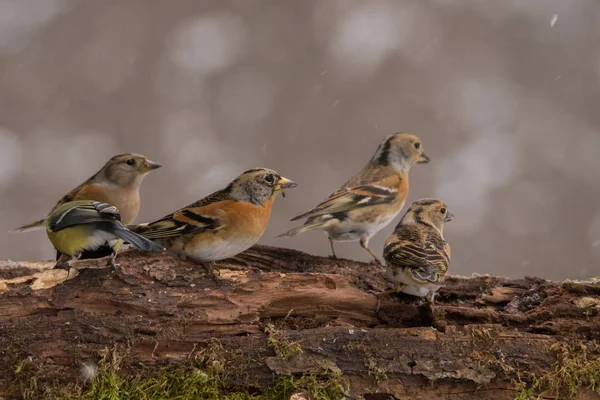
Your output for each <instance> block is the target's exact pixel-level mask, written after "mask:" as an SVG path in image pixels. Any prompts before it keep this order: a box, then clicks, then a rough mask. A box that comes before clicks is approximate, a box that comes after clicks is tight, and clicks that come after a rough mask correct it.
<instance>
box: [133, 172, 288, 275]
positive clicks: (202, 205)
mask: <svg viewBox="0 0 600 400" xmlns="http://www.w3.org/2000/svg"><path fill="white" fill-rule="evenodd" d="M295 186H297V185H296V183H294V182H292V181H291V180H289V179H287V178H284V177H282V176H280V175H279V174H278V173H277V172H275V171H273V170H271V169H267V168H254V169H251V170H248V171H246V172H244V173H243V174H241V175H240V176H238V177H237V178H236V179H234V180H233V181H232V182H231V183H230V184H229V185H227V187H226V188H225V189H222V190H219V191H217V192H215V193H212V194H210V195H208V196H206V197H205V198H203V199H201V200H199V201H197V202H195V203H193V204H190V205H189V206H187V207H184V208H182V209H180V210H178V211H175V212H174V213H172V214H169V215H167V216H166V217H164V218H161V219H159V220H157V221H154V222H151V223H148V224H141V225H136V226H130V227H129V228H130V229H131V230H133V231H134V232H137V233H139V234H140V235H142V236H145V237H146V238H148V239H151V240H153V241H155V242H156V243H158V244H160V245H161V246H163V247H165V248H166V249H167V250H169V251H171V252H173V253H176V254H179V255H182V256H185V257H189V258H191V259H194V260H197V261H202V262H206V261H209V262H212V261H218V260H223V259H225V258H229V257H233V256H235V255H236V254H238V253H241V252H242V251H244V250H246V249H248V248H250V247H251V246H252V245H254V244H255V243H256V242H257V241H258V240H259V239H260V237H261V236H262V234H263V233H264V231H265V228H266V227H267V223H268V222H269V217H270V216H271V207H272V205H273V201H274V200H275V197H276V196H277V194H278V193H279V192H281V191H283V190H284V189H288V188H293V187H295ZM209 270H211V271H212V268H209Z"/></svg>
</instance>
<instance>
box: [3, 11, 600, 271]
mask: <svg viewBox="0 0 600 400" xmlns="http://www.w3.org/2000/svg"><path fill="white" fill-rule="evenodd" d="M599 26H600V3H598V1H597V0H526V1H524V0H503V1H480V0H435V1H434V0H430V1H415V0H412V1H409V0H406V1H401V0H387V1H384V0H364V1H356V0H320V1H314V0H312V1H309V0H302V1H293V0H288V1H281V0H211V1H208V0H203V1H183V0H169V1H158V0H128V1H123V0H112V1H110V0H106V1H101V2H100V1H97V2H93V1H84V0H0V213H1V218H0V257H1V258H3V259H13V260H33V259H51V258H52V257H53V252H52V248H51V246H50V244H49V242H48V241H47V239H46V236H45V233H44V232H43V231H41V232H35V233H27V234H21V235H15V234H10V233H8V231H9V230H10V229H12V228H15V227H17V226H19V225H21V224H23V223H26V222H30V221H31V220H34V219H37V218H40V217H43V216H44V215H45V213H46V212H47V211H49V209H50V208H51V207H52V206H53V204H54V202H55V201H56V200H57V199H58V198H60V197H61V196H62V195H63V194H65V193H66V192H67V191H69V190H70V189H72V188H73V187H75V186H76V185H77V184H79V183H80V182H81V181H83V180H84V179H86V178H88V177H89V176H91V175H92V174H93V173H94V172H96V171H97V170H98V169H99V168H100V167H101V166H102V165H103V164H104V162H105V161H106V160H107V159H108V158H109V157H111V156H112V155H114V154H116V153H121V152H138V153H142V154H144V155H147V156H148V157H150V158H151V159H153V160H156V161H159V162H161V163H162V164H163V165H164V168H162V169H160V170H157V171H156V172H153V173H152V174H150V175H149V176H148V177H147V178H146V181H145V182H144V185H143V187H142V196H143V204H142V210H141V213H140V216H139V218H138V221H140V222H141V221H146V220H150V219H154V218H158V217H162V216H163V215H165V214H167V213H168V212H171V211H173V210H175V209H177V208H179V207H181V206H184V205H186V204H188V203H191V202H192V201H195V200H197V199H199V198H201V197H203V196H205V195H206V194H209V193H211V192H212V191H214V190H216V189H219V188H221V187H224V186H225V185H226V184H227V183H228V182H229V181H230V180H231V179H233V178H234V177H235V176H237V175H238V174H239V173H240V172H242V171H244V170H245V169H248V168H252V167H256V166H265V167H270V168H274V169H276V170H277V171H278V172H280V173H281V174H283V175H285V176H287V177H290V178H292V179H294V180H296V181H297V182H298V183H299V185H300V186H299V187H298V188H297V189H294V190H291V191H289V192H288V194H289V196H288V197H287V198H286V199H282V198H279V199H278V201H277V202H276V204H275V207H274V213H273V215H272V219H271V224H270V226H269V228H268V230H267V232H266V234H265V235H264V237H263V239H262V240H261V243H264V244H270V245H278V246H285V247H292V248H296V249H300V250H304V251H307V252H310V253H315V254H321V255H326V254H328V251H329V244H328V242H327V240H326V238H325V236H324V235H323V234H322V233H320V232H312V233H307V234H303V235H300V236H296V237H294V238H292V239H274V236H275V235H277V234H279V233H281V232H283V231H285V230H287V229H289V228H291V227H292V226H294V225H293V223H291V222H289V218H290V217H293V216H295V215H296V214H298V213H301V212H303V211H306V210H308V209H309V208H311V207H312V206H314V205H315V204H316V203H318V202H319V201H321V200H323V199H324V198H325V197H326V196H327V195H329V193H330V192H332V191H333V190H334V189H336V188H337V187H338V186H339V185H341V184H342V183H343V182H344V181H345V180H346V178H348V177H349V176H350V175H352V174H353V173H355V172H356V171H358V170H359V169H360V168H362V167H363V166H364V164H365V163H366V162H367V161H368V159H369V158H370V157H371V155H372V153H373V152H374V151H375V148H376V147H377V145H378V143H379V142H380V140H381V139H382V138H384V137H385V136H386V135H388V134H390V133H392V132H395V131H408V132H411V133H414V134H417V135H418V136H420V138H421V139H422V140H423V143H424V148H425V151H426V152H427V154H428V155H429V156H430V157H431V158H432V160H433V161H432V162H431V163H430V164H428V165H417V166H415V168H414V169H413V170H412V172H411V181H410V182H411V189H410V196H409V202H412V201H414V200H416V199H418V198H422V197H432V196H436V197H440V198H441V199H443V200H444V201H445V202H446V203H447V204H448V205H449V207H450V209H451V211H452V212H453V213H454V214H455V215H456V219H455V221H453V222H451V223H450V224H448V226H447V227H446V238H447V239H448V240H449V241H450V242H451V244H452V246H453V264H452V266H451V269H452V272H453V273H456V274H462V275H470V274H471V273H474V272H478V273H493V274H500V275H509V276H515V277H516V276H524V275H537V276H541V277H545V278H551V279H564V278H586V277H590V276H597V275H600V267H599V265H600V202H599V195H600V181H599V178H600V113H599V112H598V107H599V105H600V29H598V27H599ZM395 223H396V222H394V223H393V224H391V225H390V226H388V227H387V228H386V229H384V230H383V231H382V232H380V233H379V234H378V235H377V236H376V237H375V238H374V239H373V240H372V242H371V243H372V247H373V248H374V249H376V250H377V251H378V252H381V249H382V245H383V242H384V240H385V238H386V237H387V235H388V234H389V233H390V232H391V231H392V229H393V226H394V225H395ZM337 249H338V254H339V255H341V256H343V257H348V258H354V259H359V260H369V257H368V254H366V252H364V251H363V250H362V249H361V248H360V247H359V245H358V243H343V244H339V245H338V247H337Z"/></svg>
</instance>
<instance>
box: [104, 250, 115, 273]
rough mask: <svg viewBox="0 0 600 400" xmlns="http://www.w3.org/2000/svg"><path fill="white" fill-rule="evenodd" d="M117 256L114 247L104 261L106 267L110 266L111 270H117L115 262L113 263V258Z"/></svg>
mask: <svg viewBox="0 0 600 400" xmlns="http://www.w3.org/2000/svg"><path fill="white" fill-rule="evenodd" d="M116 257H117V252H116V251H115V249H114V248H113V249H112V253H110V257H109V259H108V261H107V262H106V266H107V267H111V268H112V270H113V271H115V272H117V264H115V258H116Z"/></svg>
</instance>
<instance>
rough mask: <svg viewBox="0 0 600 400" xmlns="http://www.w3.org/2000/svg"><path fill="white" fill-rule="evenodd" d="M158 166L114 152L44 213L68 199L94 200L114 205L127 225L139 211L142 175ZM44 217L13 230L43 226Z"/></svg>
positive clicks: (140, 157)
mask: <svg viewBox="0 0 600 400" xmlns="http://www.w3.org/2000/svg"><path fill="white" fill-rule="evenodd" d="M160 167H161V165H160V164H159V163H157V162H154V161H150V160H148V158H146V157H145V156H142V155H139V154H134V153H126V154H118V155H116V156H114V157H112V158H111V159H110V160H108V162H107V163H106V164H104V166H103V167H102V168H101V169H100V170H99V171H98V172H96V173H95V174H94V175H93V176H92V177H91V178H89V179H88V180H86V181H85V182H83V183H82V184H81V185H79V186H77V187H76V188H75V189H73V190H71V191H70V192H69V193H67V194H66V195H65V196H63V197H62V198H61V199H60V200H59V201H58V202H57V203H56V205H55V206H54V207H53V208H52V210H51V211H50V213H48V215H50V214H52V212H54V210H56V209H57V208H58V207H60V206H61V205H63V204H65V203H68V202H70V201H76V200H94V201H99V202H104V203H108V204H111V205H113V206H115V207H116V208H117V209H118V210H119V211H120V214H121V218H122V221H123V223H124V224H126V225H127V224H131V223H133V221H134V220H135V218H136V217H137V215H138V213H139V211H140V192H139V190H140V185H141V184H142V181H143V179H144V177H145V176H146V175H147V174H148V173H149V172H150V171H152V170H155V169H157V168H160ZM46 219H47V218H44V219H40V220H38V221H35V222H32V223H29V224H26V225H23V226H21V227H19V228H17V229H15V230H14V231H13V232H17V233H19V232H28V231H32V230H37V229H43V228H44V225H45V223H46Z"/></svg>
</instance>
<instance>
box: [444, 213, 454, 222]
mask: <svg viewBox="0 0 600 400" xmlns="http://www.w3.org/2000/svg"><path fill="white" fill-rule="evenodd" d="M453 219H454V214H452V213H451V212H450V211H448V214H446V218H444V222H450V221H452V220H453Z"/></svg>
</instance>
